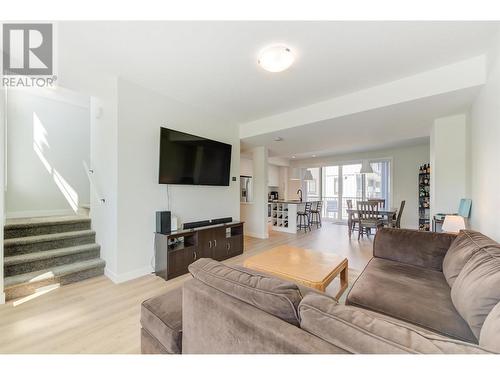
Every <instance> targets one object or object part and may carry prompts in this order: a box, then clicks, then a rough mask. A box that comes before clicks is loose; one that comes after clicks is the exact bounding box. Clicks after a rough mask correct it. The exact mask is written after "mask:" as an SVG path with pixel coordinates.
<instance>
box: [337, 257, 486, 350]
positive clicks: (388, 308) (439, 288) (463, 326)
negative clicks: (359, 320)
mask: <svg viewBox="0 0 500 375" xmlns="http://www.w3.org/2000/svg"><path fill="white" fill-rule="evenodd" d="M346 304H349V305H354V306H358V307H362V308H365V309H369V310H372V311H376V312H379V313H382V314H386V315H389V316H392V317H395V318H397V319H401V320H404V321H407V322H409V323H412V324H415V325H418V326H421V327H424V328H426V329H429V330H431V331H434V332H437V333H440V334H443V335H445V336H449V337H452V338H455V339H458V340H464V341H469V342H473V343H477V339H476V337H475V336H474V334H473V333H472V331H471V329H470V328H469V326H468V325H467V322H465V321H464V319H463V318H462V317H461V316H460V314H459V313H458V312H457V311H456V309H455V307H454V306H453V303H452V301H451V296H450V287H449V285H448V283H447V282H446V279H445V278H444V275H443V273H442V272H440V271H435V270H432V269H428V268H422V267H417V266H412V265H409V264H404V263H399V262H395V261H392V260H387V259H380V258H373V259H372V260H371V261H370V262H369V263H368V265H367V266H366V268H365V270H364V271H363V273H362V274H361V275H360V276H359V278H358V279H357V280H356V282H355V283H354V285H353V287H352V289H351V291H350V292H349V294H348V296H347V301H346Z"/></svg>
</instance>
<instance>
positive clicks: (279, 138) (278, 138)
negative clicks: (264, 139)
mask: <svg viewBox="0 0 500 375" xmlns="http://www.w3.org/2000/svg"><path fill="white" fill-rule="evenodd" d="M282 140H283V138H281V137H276V138H274V142H281V141H282Z"/></svg>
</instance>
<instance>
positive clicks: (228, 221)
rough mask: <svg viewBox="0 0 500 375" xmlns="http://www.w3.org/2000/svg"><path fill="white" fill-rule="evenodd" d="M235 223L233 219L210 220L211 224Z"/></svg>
mask: <svg viewBox="0 0 500 375" xmlns="http://www.w3.org/2000/svg"><path fill="white" fill-rule="evenodd" d="M231 221H233V218H232V217H222V218H220V219H212V220H210V223H211V224H224V223H230V222H231Z"/></svg>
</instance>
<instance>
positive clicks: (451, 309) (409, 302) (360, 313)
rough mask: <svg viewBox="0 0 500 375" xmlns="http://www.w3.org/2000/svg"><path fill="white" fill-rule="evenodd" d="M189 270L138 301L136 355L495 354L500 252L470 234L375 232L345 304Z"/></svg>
mask: <svg viewBox="0 0 500 375" xmlns="http://www.w3.org/2000/svg"><path fill="white" fill-rule="evenodd" d="M189 269H190V272H191V274H192V276H193V278H192V279H190V280H188V281H187V282H185V283H184V285H183V287H182V288H178V289H176V290H173V291H170V292H168V293H166V294H164V295H161V296H158V297H155V298H152V299H150V300H147V301H145V302H143V304H142V312H141V325H142V328H141V348H142V352H143V353H145V354H148V353H151V354H152V353H332V354H333V353H335V354H346V353H461V354H465V353H474V354H479V353H499V352H500V244H498V243H496V242H494V241H493V240H491V239H489V238H488V237H486V236H484V235H482V234H481V233H478V232H474V231H462V232H460V234H459V235H458V236H455V235H451V234H442V233H428V232H419V231H413V230H405V229H391V228H386V229H382V230H379V231H378V233H377V235H376V236H375V239H374V245H373V258H372V260H371V261H370V262H369V263H368V265H367V266H366V268H365V270H364V271H363V272H362V274H361V275H360V276H359V278H358V279H357V280H356V282H355V283H354V285H353V286H352V288H351V290H350V292H349V294H348V296H347V300H346V305H344V304H339V303H338V302H337V301H336V300H334V299H333V298H332V297H330V296H328V295H326V294H323V293H320V292H318V291H315V290H311V289H308V288H304V287H301V286H297V285H295V284H293V283H291V282H289V281H285V280H280V279H277V278H275V277H271V276H269V275H266V274H262V273H258V272H255V271H252V270H248V269H245V268H243V267H230V266H226V265H224V264H222V263H219V262H216V261H214V260H211V259H200V260H198V261H196V262H195V263H193V264H191V265H190V267H189ZM181 289H182V290H181Z"/></svg>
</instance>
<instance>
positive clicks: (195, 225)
mask: <svg viewBox="0 0 500 375" xmlns="http://www.w3.org/2000/svg"><path fill="white" fill-rule="evenodd" d="M207 225H210V220H203V221H192V222H190V223H184V225H183V226H182V227H183V228H184V229H194V228H200V227H206V226H207Z"/></svg>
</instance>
